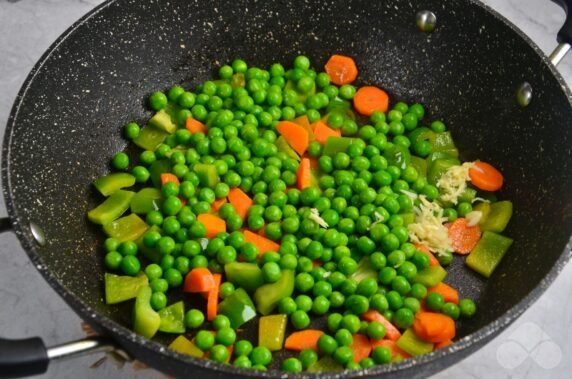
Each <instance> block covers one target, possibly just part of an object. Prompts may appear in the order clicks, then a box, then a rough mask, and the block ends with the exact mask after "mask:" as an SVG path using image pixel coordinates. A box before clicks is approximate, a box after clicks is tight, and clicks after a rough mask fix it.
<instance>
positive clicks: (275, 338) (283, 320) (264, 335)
mask: <svg viewBox="0 0 572 379" xmlns="http://www.w3.org/2000/svg"><path fill="white" fill-rule="evenodd" d="M287 323H288V316H286V315H272V316H264V317H261V318H260V320H259V321H258V346H264V347H267V348H268V349H269V350H270V351H279V350H282V345H284V335H285V334H286V324H287Z"/></svg>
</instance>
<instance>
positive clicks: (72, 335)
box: [0, 0, 572, 378]
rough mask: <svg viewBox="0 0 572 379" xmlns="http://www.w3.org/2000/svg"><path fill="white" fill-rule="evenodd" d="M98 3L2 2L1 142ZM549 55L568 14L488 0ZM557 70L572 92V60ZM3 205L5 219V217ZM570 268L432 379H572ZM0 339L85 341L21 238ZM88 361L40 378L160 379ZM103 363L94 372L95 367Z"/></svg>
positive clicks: (8, 278) (1, 275) (3, 250)
mask: <svg viewBox="0 0 572 379" xmlns="http://www.w3.org/2000/svg"><path fill="white" fill-rule="evenodd" d="M101 2H102V1H101V0H22V1H20V0H0V30H1V31H2V33H0V57H1V60H0V62H1V63H0V87H1V88H2V91H1V92H0V135H3V134H4V128H5V123H6V119H7V118H8V113H9V111H10V108H11V106H12V102H13V101H14V98H15V96H16V93H17V91H18V90H19V88H20V86H21V85H22V82H23V81H24V79H25V77H26V75H27V74H28V72H29V70H30V69H31V68H32V66H33V64H34V63H35V62H36V60H37V59H38V58H39V57H40V55H41V54H42V53H43V51H44V50H45V49H47V47H48V46H49V45H50V44H51V43H52V42H53V41H54V40H55V39H56V38H57V37H58V36H59V35H60V34H61V33H62V32H63V31H64V30H65V29H67V28H68V26H69V25H71V24H72V23H73V22H74V21H75V20H76V19H78V18H79V17H80V16H82V15H83V14H85V13H86V12H88V11H89V10H90V9H92V8H93V7H94V6H96V5H98V4H99V3H101ZM484 2H485V3H486V4H488V5H490V6H491V7H493V8H494V9H496V10H497V11H499V12H500V13H501V14H503V15H504V16H505V17H507V18H508V19H509V20H510V21H512V22H513V23H514V24H516V25H517V26H518V27H519V28H521V29H522V30H523V31H524V32H525V33H526V34H528V35H529V36H530V37H531V39H532V40H533V41H535V42H536V43H537V44H538V45H539V46H540V48H541V49H542V50H543V51H544V52H545V53H547V54H549V53H550V52H551V50H552V49H553V48H554V47H555V45H556V42H555V36H556V33H557V30H558V29H559V28H560V26H561V25H562V23H563V20H564V13H563V12H562V10H561V9H560V8H558V7H557V6H556V5H555V4H553V3H552V2H550V1H548V0H485V1H484ZM570 55H571V56H568V57H567V58H566V59H565V60H564V61H563V62H562V63H560V66H559V70H560V72H561V73H562V75H563V76H564V78H565V80H566V82H567V83H568V85H569V86H571V87H572V54H570ZM5 214H6V211H5V206H4V203H3V199H0V215H5ZM570 293H572V264H569V265H568V266H567V267H566V268H565V269H564V270H563V271H562V273H561V274H560V276H559V277H558V278H557V279H556V281H555V282H554V284H553V285H552V286H551V287H550V288H549V289H548V290H547V291H546V293H545V294H543V295H542V297H541V298H540V299H539V300H538V301H537V302H536V303H535V304H534V305H533V306H531V307H530V309H528V310H527V311H526V312H525V313H524V314H523V315H522V317H520V318H519V319H518V320H517V321H516V322H515V323H514V324H513V325H512V326H511V327H509V328H508V329H507V330H506V331H504V332H503V333H502V334H500V335H499V336H497V337H496V338H495V339H494V340H493V341H492V342H490V343H489V344H488V345H486V346H485V347H484V348H482V349H481V350H479V351H478V352H476V353H475V354H473V355H471V356H470V357H468V358H466V359H465V360H463V361H462V362H460V363H458V364H456V365H455V366H452V367H450V368H448V369H447V370H445V371H442V372H441V373H439V374H438V375H436V376H435V377H438V378H459V377H475V378H477V377H478V378H480V377H487V378H524V377H526V378H539V377H542V378H544V377H552V378H569V377H570V376H571V374H570V373H571V372H572V358H571V357H572V327H571V325H572V297H570ZM0 304H1V306H0V320H1V322H0V336H2V337H8V338H18V337H29V336H41V337H42V338H43V339H44V341H45V342H46V344H47V345H54V344H58V343H63V342H67V341H70V340H73V339H79V338H82V337H83V336H84V335H85V333H84V331H83V330H82V328H81V320H80V319H79V318H78V317H77V316H76V315H75V313H74V312H73V311H72V310H71V309H70V308H69V307H68V306H67V305H66V304H65V303H64V302H63V301H62V300H61V299H60V298H59V297H58V295H57V294H56V293H55V292H54V291H53V290H52V289H51V288H50V287H49V286H48V285H47V284H46V283H45V282H44V280H43V279H42V278H41V276H40V275H39V273H38V272H37V271H36V270H35V268H34V267H33V265H32V264H31V263H30V262H29V261H28V259H27V256H26V254H25V253H24V251H23V250H22V248H21V247H20V244H19V243H18V241H17V239H16V237H15V236H14V235H13V234H10V233H7V234H4V235H3V236H2V238H1V239H0ZM101 358H102V356H101V355H99V356H88V357H83V358H79V359H74V360H71V361H66V362H56V363H54V364H52V365H51V366H50V368H49V371H48V373H47V374H45V375H42V376H41V378H96V377H108V378H124V377H133V376H137V377H144V378H160V377H163V375H162V374H160V373H157V372H156V371H154V370H151V369H142V368H134V367H133V365H131V364H126V365H120V364H117V363H116V362H113V361H112V360H109V359H107V360H105V361H103V362H98V361H99V360H100V359H101ZM95 362H98V364H97V365H95V366H97V367H92V366H93V365H94V363H95Z"/></svg>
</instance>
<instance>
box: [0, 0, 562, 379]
mask: <svg viewBox="0 0 572 379" xmlns="http://www.w3.org/2000/svg"><path fill="white" fill-rule="evenodd" d="M120 1H121V0H108V1H105V2H104V3H102V4H100V5H98V6H96V7H95V8H93V9H92V10H91V11H90V12H88V13H86V14H85V15H84V16H82V17H81V18H80V19H79V20H77V21H76V22H74V23H73V24H72V25H71V26H70V27H69V28H68V29H67V30H66V31H65V32H64V33H62V34H61V35H60V36H59V37H58V38H57V39H56V41H55V42H53V43H52V44H51V45H50V47H49V48H48V49H47V50H46V52H44V54H42V56H41V57H40V59H39V60H38V61H37V62H36V64H35V65H34V67H33V68H32V70H31V71H30V73H29V74H28V76H27V77H26V79H25V81H24V83H23V84H22V87H21V88H20V90H19V91H18V94H17V96H16V98H15V100H14V105H13V106H12V109H11V111H10V114H9V117H8V120H7V124H6V131H5V134H4V141H3V145H2V166H1V175H2V181H3V183H4V185H3V188H2V192H3V195H4V199H5V204H6V208H7V212H8V217H9V218H10V220H11V223H12V226H13V229H14V232H15V234H16V236H17V237H18V240H19V241H20V244H21V246H22V248H23V249H24V251H25V252H26V254H27V255H28V257H29V258H30V260H31V261H32V263H33V264H34V266H35V267H36V269H37V270H38V271H39V272H40V274H41V275H42V276H43V278H44V280H46V282H48V284H49V285H50V286H51V287H52V288H53V289H54V290H55V291H56V292H57V293H58V295H59V296H60V297H61V298H62V299H64V301H65V302H66V303H67V304H69V305H70V306H71V307H72V309H73V310H74V312H76V313H77V314H78V315H79V316H80V317H81V318H82V319H84V320H85V321H86V322H88V323H95V324H96V325H97V326H98V327H99V328H101V329H102V330H104V331H105V332H107V333H109V334H110V335H111V337H112V338H113V337H114V335H118V336H120V337H122V338H125V339H127V340H129V341H130V342H131V343H135V344H138V345H140V346H141V347H142V348H143V349H146V350H148V351H150V352H152V353H154V354H162V355H165V356H167V357H168V358H171V359H177V360H179V361H181V362H184V363H190V364H193V365H196V366H199V367H201V368H203V369H214V370H216V371H219V372H221V373H225V374H237V372H238V373H240V374H242V375H244V376H250V377H260V378H269V377H275V376H276V371H268V372H261V371H256V370H251V369H240V368H236V367H233V366H229V365H224V364H220V363H216V362H214V361H210V360H204V359H198V358H194V357H190V356H186V355H183V354H180V353H177V352H174V351H172V350H169V349H166V347H165V346H164V345H163V344H160V343H158V342H155V341H151V340H147V339H145V338H143V337H141V336H139V335H137V334H135V333H134V332H133V331H131V330H130V329H129V328H127V327H125V326H123V325H121V324H119V323H117V322H115V321H113V320H112V319H110V318H108V317H106V316H101V315H98V314H97V313H96V312H95V311H94V310H93V309H92V308H91V307H89V306H88V305H87V304H85V303H84V302H83V301H82V300H81V299H80V298H79V297H77V296H76V295H74V294H73V293H72V292H70V291H68V290H67V289H66V287H65V286H64V285H63V284H62V283H61V282H60V281H59V280H58V278H57V277H56V275H54V273H52V271H50V270H48V269H47V267H46V266H45V265H44V264H43V260H42V258H41V256H40V254H39V253H38V252H37V250H36V245H35V244H34V243H33V238H32V235H31V232H30V231H29V230H28V228H27V227H26V226H25V225H24V224H23V223H22V221H24V220H23V219H21V218H20V217H19V216H18V211H17V208H16V206H15V203H14V201H13V200H12V199H13V196H12V182H11V176H10V175H9V168H10V160H9V158H10V154H11V146H12V138H13V131H14V128H15V127H16V125H17V121H18V116H19V111H20V106H21V104H22V102H23V100H24V98H25V97H26V94H27V92H28V89H29V88H30V86H31V85H32V84H33V82H34V79H35V77H36V75H37V74H38V71H39V70H40V69H41V68H42V67H43V65H44V64H45V63H46V62H47V61H48V60H49V59H50V57H51V56H52V54H53V53H54V52H56V51H57V49H58V47H59V46H60V45H61V44H62V43H64V42H65V41H66V39H67V38H68V37H70V36H71V35H73V34H74V33H75V32H76V30H78V29H79V28H80V27H81V26H82V25H83V24H84V23H86V22H87V21H89V20H90V19H91V18H93V17H94V16H96V15H97V14H99V13H100V12H101V11H103V10H105V9H106V8H108V7H110V6H111V5H113V4H115V3H118V2H120ZM466 1H467V2H468V3H470V4H472V5H474V6H477V7H480V8H481V9H483V10H484V11H485V12H487V13H488V14H490V15H491V16H492V17H495V18H496V19H497V20H499V21H501V22H502V23H503V24H504V25H505V26H507V27H508V28H509V29H511V30H512V32H514V33H516V35H517V36H518V37H520V38H521V39H522V40H524V41H525V42H526V43H527V44H528V45H529V46H530V47H531V48H532V49H533V51H534V52H535V53H536V55H537V56H539V57H540V58H541V60H542V62H543V63H544V64H545V65H546V66H548V69H549V71H550V72H551V74H552V76H553V77H554V78H555V79H556V80H557V81H558V83H559V84H560V87H561V89H562V91H563V92H564V95H565V96H566V97H567V99H568V102H569V103H570V106H571V107H572V92H571V90H570V88H569V87H568V85H567V84H566V82H565V81H564V78H563V77H562V75H561V74H560V72H559V71H558V70H557V68H556V67H555V66H554V65H552V64H551V62H550V61H549V60H548V58H547V56H546V55H545V54H544V52H543V51H542V50H541V49H540V48H539V47H538V46H537V45H536V43H535V42H534V41H532V40H531V39H530V37H528V36H527V35H526V34H525V33H524V32H523V31H522V30H520V29H519V28H518V27H517V26H515V25H514V24H513V23H512V22H510V21H509V20H508V19H506V18H505V17H504V16H502V15H501V14H500V13H498V12H497V11H496V10H494V9H493V8H491V7H490V6H488V5H486V4H484V3H482V2H481V1H479V0H466ZM571 249H572V237H571V238H570V239H569V240H568V242H567V243H566V245H565V247H564V249H563V251H562V253H561V254H560V256H559V258H558V260H557V261H556V262H555V264H554V266H553V267H552V268H551V269H550V271H549V272H548V273H547V275H546V276H545V277H544V278H543V279H542V281H541V282H540V283H539V284H538V285H537V286H536V287H535V288H534V289H533V290H532V291H531V292H530V293H528V294H527V295H526V296H525V297H524V298H523V299H522V300H521V301H520V302H518V303H516V304H515V305H513V306H512V307H511V308H510V309H508V310H507V311H506V312H505V313H504V314H502V315H501V316H500V317H499V318H497V319H496V320H494V321H492V322H490V323H489V324H487V325H485V326H484V327H482V328H480V329H479V330H477V331H475V332H473V333H471V334H469V335H467V336H465V337H463V338H461V339H460V340H458V341H457V342H456V343H454V344H452V345H450V346H448V347H446V348H444V349H440V350H438V351H435V352H432V353H430V354H426V355H423V356H420V357H415V358H411V359H407V360H404V361H402V362H399V363H395V364H391V365H382V366H376V367H374V368H371V369H361V370H352V371H341V372H331V373H330V372H328V373H301V374H288V375H287V376H288V377H289V378H290V377H292V378H302V377H304V378H331V379H337V378H348V377H357V376H360V377H375V376H378V375H380V374H389V373H395V372H398V371H402V370H405V369H409V368H412V367H413V366H417V365H419V364H421V365H424V364H428V363H434V362H437V361H439V360H440V359H441V358H443V357H445V356H449V355H458V354H461V355H462V353H463V352H465V354H466V353H468V352H470V351H471V350H470V348H471V347H472V346H473V345H475V344H477V343H478V342H480V341H486V340H488V339H491V338H493V337H494V336H495V335H497V334H499V333H500V332H501V331H503V330H504V329H505V328H506V327H508V326H509V325H510V324H511V323H512V322H514V321H515V320H516V319H517V318H518V317H519V316H520V315H521V314H522V313H523V312H524V311H525V310H526V309H528V307H529V306H530V305H532V304H533V303H534V302H535V301H536V300H537V299H538V298H539V297H540V295H542V294H543V293H544V291H545V290H546V289H547V288H548V287H549V286H550V285H551V284H552V283H553V282H554V279H555V278H556V277H557V276H558V275H559V274H560V272H561V271H562V270H563V268H564V267H565V266H566V264H567V263H568V261H569V260H570V258H571V257H572V251H571ZM443 368H444V367H443ZM443 368H442V369H443ZM282 376H283V377H286V374H285V373H282Z"/></svg>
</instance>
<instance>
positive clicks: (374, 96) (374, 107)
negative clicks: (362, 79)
mask: <svg viewBox="0 0 572 379" xmlns="http://www.w3.org/2000/svg"><path fill="white" fill-rule="evenodd" d="M354 108H355V109H356V111H358V113H359V114H361V115H363V116H371V114H372V113H373V112H375V111H379V112H387V109H388V108H389V96H388V95H387V92H385V91H384V90H382V89H379V88H377V87H374V86H363V87H360V89H358V91H357V92H356V94H355V96H354Z"/></svg>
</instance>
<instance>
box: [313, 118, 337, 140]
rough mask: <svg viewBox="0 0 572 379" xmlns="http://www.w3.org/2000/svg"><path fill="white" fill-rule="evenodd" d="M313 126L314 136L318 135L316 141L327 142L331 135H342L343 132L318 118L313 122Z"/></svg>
mask: <svg viewBox="0 0 572 379" xmlns="http://www.w3.org/2000/svg"><path fill="white" fill-rule="evenodd" d="M312 128H313V129H314V136H315V137H316V141H318V142H319V143H321V144H325V143H326V141H327V140H328V138H330V137H341V136H342V132H341V130H340V129H332V128H330V127H329V126H328V125H326V123H325V122H323V121H321V120H318V121H316V122H315V123H313V124H312Z"/></svg>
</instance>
